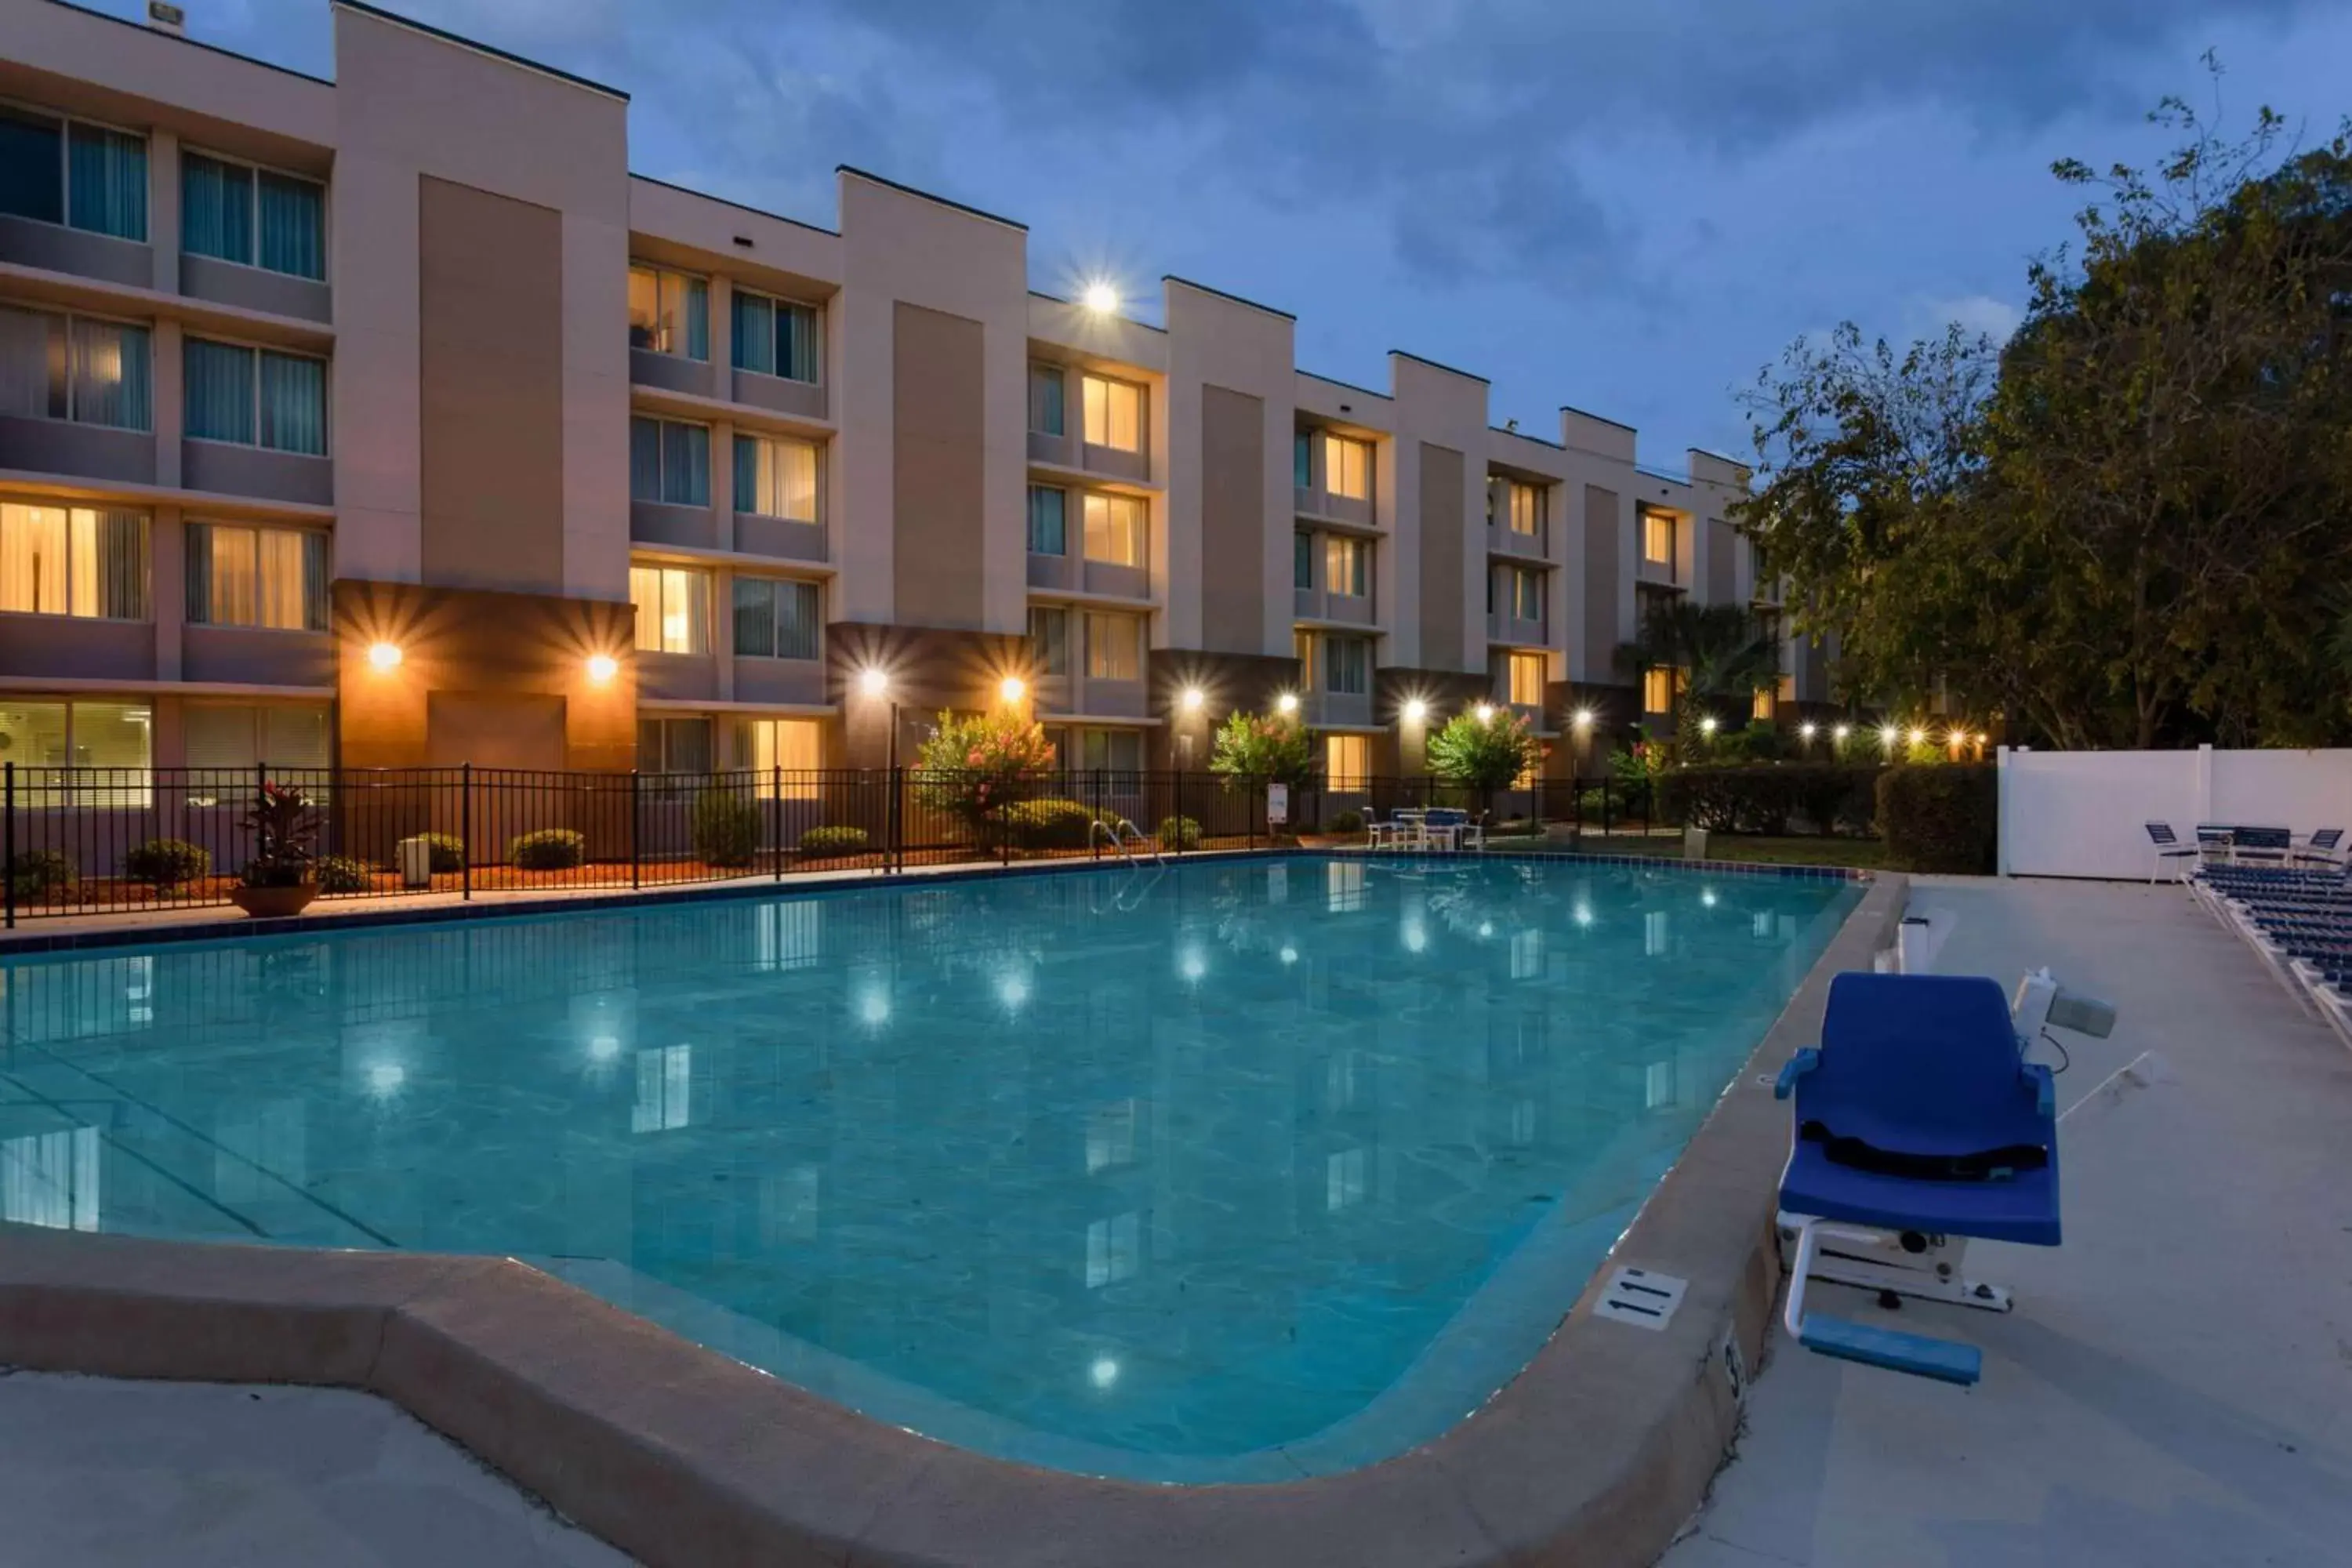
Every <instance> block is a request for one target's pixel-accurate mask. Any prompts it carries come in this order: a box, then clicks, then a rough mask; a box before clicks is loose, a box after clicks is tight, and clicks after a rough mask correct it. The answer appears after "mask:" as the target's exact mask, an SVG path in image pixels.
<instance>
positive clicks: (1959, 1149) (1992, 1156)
mask: <svg viewBox="0 0 2352 1568" xmlns="http://www.w3.org/2000/svg"><path fill="white" fill-rule="evenodd" d="M2043 980H2044V981H2045V983H2046V976H2044V977H2043ZM2031 984H2032V981H2031V980H2030V981H2029V986H2030V985H2031ZM2052 989H2053V991H2054V986H2053V987H2052ZM2023 995H2024V993H2021V998H2022V996H2023ZM2042 1009H2043V1011H2044V1012H2045V1013H2046V1011H2047V1004H2046V1003H2044V1004H2042ZM2111 1016H2112V1015H2111V1014H2110V1017H2111ZM2040 1021H2041V1020H2040V1019H2039V1018H2037V1019H2036V1020H2035V1028H2036V1029H2037V1030H2038V1027H2039V1024H2040ZM2024 1045H2025V1043H2024V1042H2023V1041H2022V1040H2021V1039H2020V1037H2019V1034H2018V1030H2017V1027H2016V1020H2015V1019H2014V1018H2013V1017H2012V1016H2011V1011H2010V1005H2009V1003H2008V1001H2007V999H2006V998H2004V997H2003V996H2002V994H2001V991H2000V986H1999V985H1998V984H1994V983H1993V982H1992V981H1990V980H1988V979H1985V978H1983V977H1981V976H1962V975H1942V974H1862V973H1853V974H1841V975H1839V976H1838V977H1837V978H1836V979H1835V980H1833V981H1832V982H1831V983H1830V999H1829V1009H1828V1012H1827V1014H1826V1016H1824V1018H1823V1020H1822V1043H1821V1046H1820V1047H1819V1048H1818V1049H1808V1050H1801V1051H1799V1052H1798V1053H1797V1054H1796V1056H1795V1057H1794V1058H1791V1059H1790V1062H1789V1064H1788V1065H1787V1066H1786V1067H1784V1068H1782V1069H1781V1071H1780V1079H1779V1080H1778V1081H1777V1083H1776V1084H1775V1085H1774V1088H1773V1094H1774V1096H1775V1097H1776V1098H1779V1099H1782V1100H1793V1101H1794V1108H1793V1109H1794V1116H1793V1131H1794V1134H1795V1135H1794V1138H1793V1141H1792V1143H1791V1147H1790V1153H1789V1163H1788V1166H1787V1168H1786V1169H1785V1170H1783V1171H1782V1172H1781V1174H1780V1209H1781V1215H1782V1220H1781V1223H1782V1226H1783V1227H1784V1229H1783V1234H1784V1235H1787V1234H1789V1233H1788V1230H1787V1228H1786V1227H1789V1226H1794V1227H1795V1230H1794V1239H1795V1242H1796V1256H1795V1258H1794V1259H1793V1260H1792V1262H1791V1264H1790V1281H1789V1299H1788V1306H1787V1309H1786V1311H1785V1314H1784V1321H1785V1323H1786V1326H1787V1328H1788V1331H1789V1333H1790V1337H1791V1338H1793V1339H1795V1340H1796V1341H1797V1342H1799V1343H1801V1344H1802V1345H1803V1346H1804V1347H1805V1348H1806V1349H1808V1350H1811V1351H1816V1352H1820V1353H1822V1354H1823V1355H1832V1356H1837V1357H1840V1358H1842V1359H1843V1360H1847V1361H1858V1362H1864V1363H1868V1364H1870V1365H1873V1366H1883V1367H1887V1368H1891V1369H1893V1370H1895V1371H1897V1372H1907V1373H1915V1374H1916V1375H1918V1376H1922V1377H1930V1378H1936V1379H1939V1380H1941V1381H1943V1382H1947V1383H1957V1384H1973V1383H1975V1382H1976V1381H1977V1379H1978V1377H1979V1375H1980V1373H1981V1372H1982V1369H1983V1358H1982V1356H1981V1355H1980V1354H1979V1352H1978V1351H1977V1349H1976V1348H1975V1347H1974V1346H1972V1345H1967V1344H1961V1343H1958V1342H1954V1341H1950V1340H1938V1339H1930V1338H1927V1336H1925V1335H1920V1334H1910V1333H1903V1332H1900V1331H1895V1330H1890V1329H1882V1328H1876V1327H1873V1326H1871V1325H1868V1324H1864V1323H1857V1322H1852V1321H1847V1320H1844V1319H1842V1318H1832V1317H1830V1316H1828V1315H1827V1314H1825V1313H1822V1312H1818V1311H1816V1312H1811V1313H1808V1312H1807V1311H1806V1310H1805V1306H1804V1300H1805V1286H1806V1282H1807V1280H1808V1279H1829V1280H1832V1281H1834V1282H1837V1283H1842V1284H1853V1285H1860V1286H1863V1287H1864V1288H1866V1289H1878V1290H1880V1291H1882V1292H1885V1291H1893V1292H1895V1293H1896V1294H1899V1295H1907V1296H1917V1297H1920V1298H1923V1299H1926V1300H1942V1301H1948V1302H1950V1303H1953V1304H1955V1305H1959V1306H1969V1307H1980V1308H1985V1309H1988V1310H1995V1311H2006V1310H2008V1308H2009V1306H2010V1298H2009V1293H2008V1292H2007V1291H2005V1290H2001V1289H1998V1288H1996V1287H1993V1286H1990V1285H1980V1284H1978V1283H1976V1282H1974V1281H1971V1280H1969V1279H1964V1278H1963V1277H1962V1276H1961V1274H1960V1268H1959V1265H1960V1261H1961V1258H1962V1256H1963V1254H1964V1251H1965V1248H1966V1246H1967V1240H1968V1238H1969V1237H1982V1238H1984V1239H1986V1240H1992V1241H2014V1242H2023V1243H2025V1244H2027V1245H2029V1246H2034V1247H2055V1246H2057V1245H2058V1242H2059V1223H2058V1121H2057V1105H2056V1094H2055V1089H2054V1087H2053V1083H2052V1080H2051V1075H2050V1069H2049V1068H2046V1067H2043V1066H2041V1065H2039V1064H2037V1063H2033V1062H2029V1061H2027V1060H2025V1049H2024Z"/></svg>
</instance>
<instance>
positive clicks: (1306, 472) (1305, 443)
mask: <svg viewBox="0 0 2352 1568" xmlns="http://www.w3.org/2000/svg"><path fill="white" fill-rule="evenodd" d="M1290 482H1291V483H1292V484H1293V485H1296V486H1297V488H1298V489H1302V490H1311V489H1314V488H1315V433H1314V432H1313V431H1311V430H1301V431H1299V432H1298V433H1297V435H1295V436H1293V437H1291V438H1290Z"/></svg>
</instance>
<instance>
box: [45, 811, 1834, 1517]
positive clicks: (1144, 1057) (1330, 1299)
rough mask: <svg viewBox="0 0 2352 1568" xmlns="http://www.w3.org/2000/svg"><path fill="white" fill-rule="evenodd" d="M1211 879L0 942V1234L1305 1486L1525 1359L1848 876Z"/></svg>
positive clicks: (1147, 873)
mask: <svg viewBox="0 0 2352 1568" xmlns="http://www.w3.org/2000/svg"><path fill="white" fill-rule="evenodd" d="M1858 896H1859V895H1858V891H1857V889H1855V888H1854V887H1853V885H1852V884H1848V883H1843V882H1837V881H1827V880H1818V879H1795V878H1780V877H1736V878H1724V879H1710V878H1708V877H1706V876H1704V875H1701V874H1697V873H1693V872H1688V871H1685V870H1682V869H1680V868H1638V867H1626V866H1601V865H1595V864H1591V863H1584V862H1558V861H1555V862H1543V861H1533V860H1526V861H1517V860H1505V859H1487V860H1444V861H1429V862H1415V861H1410V860H1401V861H1391V862H1375V863H1370V864H1368V863H1366V862H1365V861H1363V860H1361V859H1328V860H1327V859H1316V858H1286V859H1248V860H1229V861H1214V860H1213V861H1196V862H1188V863H1181V864H1178V865H1172V866H1170V867H1168V868H1164V869H1160V868H1149V867H1147V868H1139V869H1137V870H1131V871H1130V870H1126V869H1119V870H1104V871H1088V872H1076V873H1057V874H1053V875H1045V876H1034V877H1013V878H995V879H972V880H959V881H953V882H946V883H940V884H936V885H930V886H924V885H921V884H919V883H916V884H908V885H905V886H898V887H891V888H887V889H866V890H857V891H844V892H838V893H833V894H803V895H798V896H792V897H779V898H774V899H761V900H724V901H704V902H693V903H681V904H676V905H668V906H660V907H640V908H634V909H627V910H612V911H605V912H595V913H586V914H570V915H559V916H550V917H544V918H536V919H509V920H496V921H468V922H463V923H457V924H449V925H437V926H436V925H420V926H408V927H397V928H384V929H378V930H373V931H349V932H342V933H338V934H331V935H330V934H320V935H303V936H296V937H284V938H269V939H261V940H248V941H241V942H205V943H200V944H184V945H173V946H167V947H162V948H158V949H156V950H154V951H152V952H120V951H109V952H106V953H105V954H104V955H102V956H91V957H70V956H61V957H47V958H31V959H26V960H22V961H18V962H14V963H8V964H6V965H5V966H0V983H5V1027H6V1037H5V1047H0V1216H5V1217H6V1218H8V1219H12V1220H19V1221H28V1222H31V1223H35V1224H42V1225H49V1226H65V1227H70V1228H78V1229H103V1230H110V1231H122V1232H129V1233H134V1234H142V1235H151V1236H162V1237H183V1238H186V1237H200V1238H210V1239H222V1240H244V1241H253V1240H262V1241H269V1242H278V1243H289V1244H300V1245H309V1246H326V1247H402V1248H415V1249H425V1250H438V1251H466V1252H494V1253H508V1254H512V1255H515V1256H518V1257H521V1258H526V1259H529V1260H530V1261H532V1262H534V1263H536V1264H538V1265H539V1266H541V1267H542V1268H547V1269H549V1270H550V1271H551V1272H554V1273H556V1274H559V1275H561V1276H562V1277H563V1278H565V1279H571V1280H572V1281H573V1282H574V1283H577V1284H579V1285H581V1286H583V1288H585V1289H590V1290H593V1291H595V1292H597V1293H598V1294H600V1295H603V1296H604V1297H606V1298H608V1299H610V1300H614V1301H615V1302H617V1303H619V1304H621V1305H623V1306H625V1307H628V1308H630V1309H631V1310H635V1311H639V1312H642V1313H644V1314H645V1315H646V1316H647V1317H650V1318H653V1319H654V1320H656V1321H660V1322H663V1323H665V1324H667V1326H669V1327H671V1328H673V1329H675V1330H677V1331H679V1332H681V1333H683V1334H686V1335H688V1337H690V1338H693V1339H696V1340H698V1341H700V1342H704V1343H706V1344H709V1345H711V1346H712V1347H713V1348H715V1349H718V1350H720V1351H723V1352H726V1353H728V1354H730V1355H734V1356H736V1357H738V1358H740V1359H741V1360H743V1361H745V1362H748V1363H751V1364H752V1365H755V1366H759V1367H762V1368H764V1369H766V1370H768V1371H770V1372H772V1373H775V1374H777V1375H778V1376H781V1377H783V1378H786V1379H788V1380H790V1381H792V1382H793V1383H796V1384H801V1385H803V1386H804V1387H807V1388H810V1389H811V1390H813V1391H814V1392H817V1393H820V1394H825V1395H826V1396H828V1397H831V1398H835V1399H837V1400H840V1401H841V1402H843V1403H845V1404H847V1405H852V1406H854V1407H856V1408H858V1409H861V1410H864V1411H866V1412H867V1413H868V1414H871V1415H876V1416H877V1417H879V1418H881V1419H885V1420H888V1421H892V1422H895V1423H898V1424H900V1425H904V1426H911V1427H913V1428H915V1429H916V1430H919V1431H922V1432H925V1433H928V1434H929V1435H931V1436H938V1437H940V1438H943V1439H946V1440H948V1441H952V1442H957V1443H961V1444H964V1445H966V1446H968V1447H975V1448H980V1449H982V1450H984V1451H987V1452H991V1453H994V1454H998V1455H1001V1456H1003V1457H1007V1458H1017V1459H1024V1460H1027V1461H1029V1462H1033V1463H1037V1464H1043V1465H1048V1466H1055V1467H1058V1468H1069V1469H1077V1470H1084V1471H1087V1472H1091V1473H1099V1474H1116V1475H1122V1476H1129V1477H1135V1478H1140V1479H1159V1480H1174V1481H1203V1480H1263V1479H1290V1478H1295V1477H1297V1476H1298V1475H1300V1474H1318V1473H1326V1472H1328V1471H1333V1470H1338V1469H1344V1468H1349V1467H1351V1466H1354V1465H1358V1464H1362V1463H1366V1462H1370V1460H1372V1459H1376V1458H1382V1457H1385V1456H1387V1455H1389V1454H1392V1453H1395V1452H1398V1451H1401V1450H1402V1449H1403V1448H1406V1447H1412V1445H1414V1444H1416V1443H1418V1442H1420V1441H1423V1440H1425V1439H1426V1438H1428V1437H1431V1436H1434V1435H1436V1433H1438V1432H1439V1431H1442V1430H1444V1428H1445V1427H1446V1426H1450V1425H1451V1424H1452V1423H1453V1422H1454V1421H1456V1420H1458V1419H1460V1418H1461V1416H1462V1415H1465V1413H1466V1412H1468V1411H1469V1410H1470V1409H1472V1408H1474V1407H1475V1405H1478V1404H1479V1403H1480V1402H1481V1401H1482V1400H1483V1399H1484V1398H1486V1396H1487V1395H1488V1394H1491V1393H1492V1392H1493V1391H1494V1390H1495V1389H1496V1387H1498V1386H1500V1385H1501V1384H1503V1383H1505V1382H1507V1381H1508V1380H1509V1378H1510V1377H1511V1376H1512V1375H1513V1374H1514V1373H1516V1372H1517V1370H1518V1368H1519V1367H1520V1366H1522V1365H1524V1364H1525V1363H1526V1362H1527V1360H1528V1357H1529V1356H1530V1355H1531V1354H1532V1353H1533V1352H1534V1351H1535V1350H1536V1348H1537V1347H1538V1345H1539V1344H1540V1343H1541V1342H1542V1341H1543V1339H1544V1338H1545V1337H1546V1336H1547V1335H1548V1334H1549V1331H1550V1330H1551V1328H1552V1326H1553V1324H1554V1323H1556V1322H1557V1321H1558V1320H1559V1316H1560V1315H1561V1313H1563V1312H1564V1311H1565V1310H1567V1308H1568V1306H1569V1305H1570V1303H1571V1302H1572V1301H1573V1300H1574V1299H1575V1296H1576V1294H1577V1293H1578V1291H1579V1290H1580V1289H1581V1288H1582V1286H1583V1283H1584V1281H1585V1280H1586V1279H1588V1278H1589V1277H1590V1275H1591V1270H1592V1268H1593V1266H1594V1265H1595V1264H1596V1263H1597V1262H1598V1261H1599V1260H1600V1259H1601V1257H1602V1256H1603V1255H1604V1254H1605V1253H1606V1251H1607V1249H1608V1247H1609V1246H1610V1244H1611V1243H1612V1241H1613V1240H1614V1238H1615V1237H1616V1236H1617V1235H1618V1233H1619V1232H1620V1231H1621V1230H1622V1228H1623V1226H1624V1225H1625V1224H1626V1222H1627V1221H1628V1220H1629V1219H1630V1218H1631V1216H1632V1215H1633V1211H1634V1209H1635V1208H1636V1207H1637V1206H1638V1205H1639V1203H1640V1202H1641V1200H1642V1198H1643V1195H1644V1194H1646V1193H1647V1192H1648V1190H1649V1189H1650V1187H1651V1186H1652V1185H1653V1184H1654V1183H1655V1182H1656V1181H1657V1179H1658V1178H1659V1176H1660V1175H1662V1174H1663V1173H1664V1170H1665V1169H1666V1168H1667V1167H1668V1166H1669V1165H1670V1164H1671V1163H1673V1161H1674V1159H1675V1155H1676V1154H1677V1153H1678V1152H1679V1151H1680V1149H1681V1148H1682V1145H1683V1143H1684V1142H1685V1140H1686V1139H1687V1138H1688V1137H1689V1135H1690V1134H1691V1132H1692V1131H1694V1130H1695V1129H1696V1126H1697V1124H1698V1122H1699V1121H1700V1120H1701V1119H1702V1118H1703V1117H1704V1116H1705V1114H1706V1110H1707V1109H1708V1107H1709V1106H1710V1105H1711V1104H1712V1102H1713V1100H1715V1098H1716V1096H1717V1094H1718V1093H1719V1092H1720V1091H1721V1089H1723V1087H1724V1085H1725V1083H1726V1082H1727V1079H1729V1077H1730V1075H1731V1074H1732V1073H1733V1072H1734V1071H1735V1070H1736V1069H1737V1068H1738V1066H1739V1064H1740V1063H1741V1062H1742V1061H1743V1060H1744V1059H1745V1058H1746V1057H1747V1055H1748V1052H1749V1050H1750V1049H1751V1048H1752V1047H1753V1046H1754V1044H1755V1042H1756V1041H1757V1040H1758V1038H1759V1037H1761V1035H1762V1034H1763V1032H1764V1030H1765V1029H1766V1027H1767V1026H1769V1023H1770V1021H1771V1019H1772V1018H1773V1016H1775V1015H1777V1013H1778V1012H1779V1011H1780V1007H1781V1005H1782V1004H1783V1003H1784V1001H1785V1000H1786V998H1787V997H1788V995H1789V994H1790V992H1791V991H1793V990H1794V989H1795V986H1796V984H1797V983H1798V981H1799V980H1800V979H1801V977H1802V975H1803V974H1804V973H1805V971H1806V970H1807V969H1808V968H1809V967H1810V966H1811V963H1812V961H1813V959H1814V957H1815V956H1816V955H1817V954H1818V953H1819V952H1820V951H1821V950H1822V947H1823V946H1824V945H1825V944H1826V942H1827V941H1828V939H1829V937H1830V935H1831V934H1832V932H1833V931H1834V930H1835V928H1836V926H1837V924H1838V922H1839V921H1840V920H1841V919H1842V918H1843V915H1844V913H1845V912H1846V910H1848V909H1850V908H1851V906H1852V904H1853V901H1854V900H1856V898H1857V897H1858Z"/></svg>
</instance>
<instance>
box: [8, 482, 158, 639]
mask: <svg viewBox="0 0 2352 1568" xmlns="http://www.w3.org/2000/svg"><path fill="white" fill-rule="evenodd" d="M0 610H13V611H16V612H17V613H19V614H22V615H33V616H80V617H84V618H91V619H100V620H116V621H143V620H145V619H146V618H147V514H146V513H145V512H142V511H123V510H115V509H112V508H105V507H87V506H73V507H67V506H37V505H35V504H33V503H31V502H28V501H0Z"/></svg>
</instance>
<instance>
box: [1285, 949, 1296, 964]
mask: <svg viewBox="0 0 2352 1568" xmlns="http://www.w3.org/2000/svg"><path fill="white" fill-rule="evenodd" d="M1282 962H1283V963H1297V962H1298V950H1297V948H1295V947H1285V948H1284V949H1283V950H1282Z"/></svg>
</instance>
